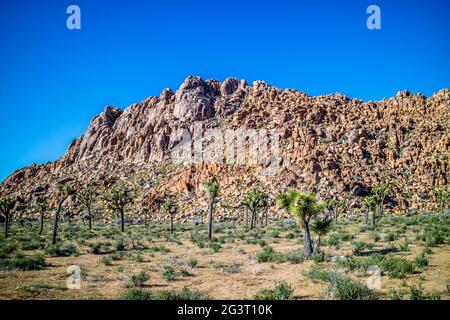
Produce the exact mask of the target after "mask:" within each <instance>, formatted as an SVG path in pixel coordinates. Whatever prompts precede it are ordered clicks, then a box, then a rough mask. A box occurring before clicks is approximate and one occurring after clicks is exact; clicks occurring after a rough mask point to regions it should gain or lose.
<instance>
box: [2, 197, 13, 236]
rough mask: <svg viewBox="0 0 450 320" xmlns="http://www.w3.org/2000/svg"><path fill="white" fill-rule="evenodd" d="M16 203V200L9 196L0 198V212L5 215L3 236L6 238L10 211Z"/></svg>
mask: <svg viewBox="0 0 450 320" xmlns="http://www.w3.org/2000/svg"><path fill="white" fill-rule="evenodd" d="M15 205H16V200H13V199H11V198H1V199H0V212H1V213H2V215H3V216H4V217H5V238H8V228H9V223H10V219H11V211H12V209H14V206H15Z"/></svg>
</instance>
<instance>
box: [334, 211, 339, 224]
mask: <svg viewBox="0 0 450 320" xmlns="http://www.w3.org/2000/svg"><path fill="white" fill-rule="evenodd" d="M333 212H334V221H335V222H336V223H337V222H338V210H337V209H333Z"/></svg>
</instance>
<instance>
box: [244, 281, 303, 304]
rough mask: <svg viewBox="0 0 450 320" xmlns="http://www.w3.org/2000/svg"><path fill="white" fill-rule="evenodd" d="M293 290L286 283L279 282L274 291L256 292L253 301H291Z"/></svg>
mask: <svg viewBox="0 0 450 320" xmlns="http://www.w3.org/2000/svg"><path fill="white" fill-rule="evenodd" d="M293 293H294V289H293V288H292V287H291V286H290V285H289V284H288V283H286V282H280V283H277V284H276V285H275V288H274V289H263V290H260V291H258V292H257V293H256V294H255V295H254V296H253V300H291V299H292V295H293Z"/></svg>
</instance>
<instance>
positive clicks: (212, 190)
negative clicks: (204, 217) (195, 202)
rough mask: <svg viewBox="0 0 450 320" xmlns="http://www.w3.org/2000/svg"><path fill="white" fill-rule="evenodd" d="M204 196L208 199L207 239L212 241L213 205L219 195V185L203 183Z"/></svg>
mask: <svg viewBox="0 0 450 320" xmlns="http://www.w3.org/2000/svg"><path fill="white" fill-rule="evenodd" d="M203 186H204V187H205V191H206V195H207V197H208V200H209V201H208V239H209V240H211V239H212V225H213V221H214V204H215V203H216V200H217V196H218V195H219V184H218V183H217V182H215V181H213V182H205V183H204V184H203Z"/></svg>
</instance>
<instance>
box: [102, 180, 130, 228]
mask: <svg viewBox="0 0 450 320" xmlns="http://www.w3.org/2000/svg"><path fill="white" fill-rule="evenodd" d="M104 198H105V201H106V205H107V207H108V208H109V209H110V210H111V211H112V212H113V213H115V214H119V216H120V230H121V231H122V232H125V206H126V205H127V204H129V203H131V202H133V197H132V195H131V191H130V189H128V188H127V187H125V186H115V187H113V188H112V189H111V190H109V191H108V192H107V194H106V195H105V197H104Z"/></svg>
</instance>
